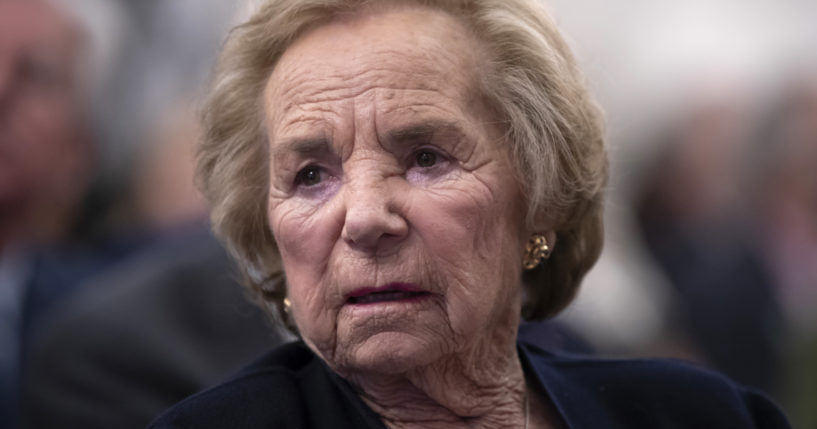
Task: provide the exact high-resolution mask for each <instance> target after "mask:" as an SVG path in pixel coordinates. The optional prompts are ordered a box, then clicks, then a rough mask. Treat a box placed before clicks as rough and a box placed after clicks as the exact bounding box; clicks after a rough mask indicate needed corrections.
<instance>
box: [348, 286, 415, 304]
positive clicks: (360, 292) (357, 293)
mask: <svg viewBox="0 0 817 429" xmlns="http://www.w3.org/2000/svg"><path fill="white" fill-rule="evenodd" d="M378 292H428V291H427V290H425V289H423V288H421V287H420V286H418V285H416V284H414V283H403V282H392V283H386V284H383V285H380V286H375V287H361V288H357V289H355V290H353V291H351V292H349V293H348V294H346V300H349V298H357V297H361V296H366V295H368V294H371V293H378Z"/></svg>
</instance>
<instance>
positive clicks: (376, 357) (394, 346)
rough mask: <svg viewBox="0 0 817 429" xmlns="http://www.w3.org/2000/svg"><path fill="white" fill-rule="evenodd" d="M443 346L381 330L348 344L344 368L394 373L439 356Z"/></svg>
mask: <svg viewBox="0 0 817 429" xmlns="http://www.w3.org/2000/svg"><path fill="white" fill-rule="evenodd" d="M444 349H445V347H441V345H440V344H435V342H434V341H428V339H424V338H418V337H417V336H416V335H412V334H409V333H405V332H380V333H377V334H374V335H372V336H370V337H367V338H366V339H365V340H363V341H362V342H361V343H359V344H356V345H353V346H350V347H349V348H348V350H350V353H349V355H348V356H347V358H346V359H343V360H344V361H345V362H344V364H345V365H344V366H345V368H343V369H344V370H348V371H350V372H355V373H370V374H377V375H397V374H402V373H406V372H408V371H411V370H413V369H416V368H418V367H421V366H425V365H429V364H431V363H433V362H434V361H436V360H438V359H440V357H441V351H442V350H444Z"/></svg>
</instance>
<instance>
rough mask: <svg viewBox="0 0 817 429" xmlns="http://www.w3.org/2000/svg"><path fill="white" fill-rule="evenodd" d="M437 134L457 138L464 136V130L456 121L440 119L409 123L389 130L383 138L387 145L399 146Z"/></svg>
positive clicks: (430, 137)
mask: <svg viewBox="0 0 817 429" xmlns="http://www.w3.org/2000/svg"><path fill="white" fill-rule="evenodd" d="M437 134H450V135H453V136H456V137H457V138H461V137H464V136H465V132H464V131H463V130H462V128H461V127H460V126H459V124H458V123H457V122H454V121H444V120H440V121H427V122H421V123H418V124H411V125H408V126H405V127H400V128H397V129H395V130H391V131H389V132H388V133H387V134H386V139H385V140H386V142H388V143H389V145H394V146H401V145H403V144H406V143H412V142H415V141H417V140H431V139H432V137H434V135H437Z"/></svg>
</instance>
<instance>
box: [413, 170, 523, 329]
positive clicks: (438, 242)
mask: <svg viewBox="0 0 817 429" xmlns="http://www.w3.org/2000/svg"><path fill="white" fill-rule="evenodd" d="M472 179H474V178H472ZM423 197H424V199H423V200H418V202H417V204H418V208H417V210H416V211H415V213H414V222H413V223H414V225H415V228H416V230H417V232H418V234H420V235H421V238H422V242H423V243H424V245H425V247H426V249H427V251H428V253H430V256H432V258H430V260H432V261H434V264H435V271H436V272H437V274H438V275H439V276H440V277H441V278H442V279H444V282H445V284H446V288H447V289H446V306H447V311H448V317H449V319H450V322H451V325H452V327H453V328H454V330H455V331H458V332H460V333H463V332H464V331H465V330H473V329H478V327H481V326H484V324H489V323H495V322H497V321H498V319H499V318H503V317H507V316H508V314H506V313H507V312H508V310H513V311H515V312H516V313H517V314H518V311H517V305H518V304H517V305H515V304H514V303H515V302H518V296H519V286H518V285H519V275H520V271H521V268H520V266H521V262H520V261H521V248H522V244H521V243H522V239H521V235H522V228H521V227H520V223H521V222H522V218H523V216H522V214H521V213H519V211H518V210H517V206H518V205H519V204H518V201H519V198H521V196H519V195H518V193H517V192H515V188H514V187H512V186H509V185H508V184H506V183H504V182H502V181H501V180H499V181H494V182H490V181H480V180H471V181H469V182H465V183H462V184H460V186H457V187H456V188H453V189H448V190H446V191H445V192H439V193H432V194H427V195H424V196H423ZM422 201H424V202H425V203H421V202H422ZM478 318H481V320H480V319H478Z"/></svg>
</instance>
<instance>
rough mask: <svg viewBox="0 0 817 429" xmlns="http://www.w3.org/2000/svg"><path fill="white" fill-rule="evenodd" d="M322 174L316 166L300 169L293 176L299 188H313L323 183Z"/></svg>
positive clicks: (321, 170)
mask: <svg viewBox="0 0 817 429" xmlns="http://www.w3.org/2000/svg"><path fill="white" fill-rule="evenodd" d="M323 176H324V172H323V169H322V168H321V167H318V166H317V165H309V166H307V167H304V168H303V169H301V171H299V172H298V174H297V175H296V176H295V184H296V185H301V186H315V185H317V184H318V183H320V182H321V181H323Z"/></svg>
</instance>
